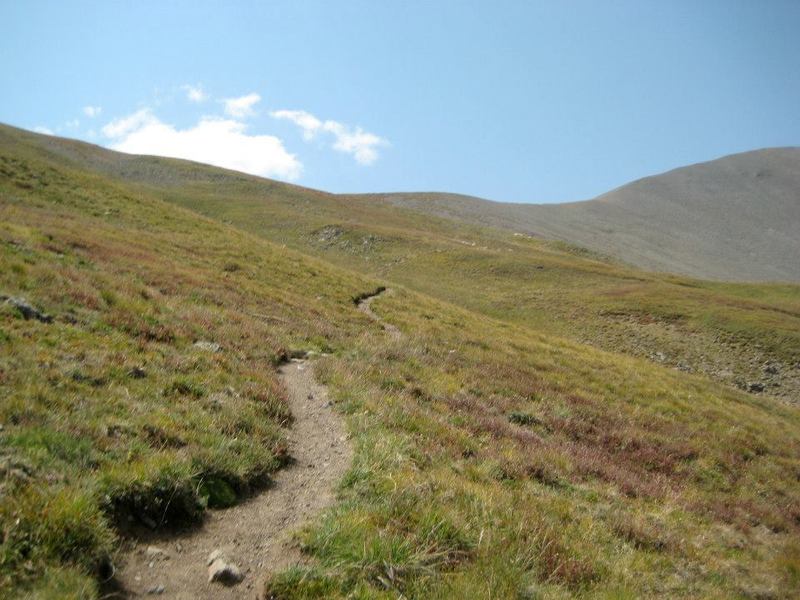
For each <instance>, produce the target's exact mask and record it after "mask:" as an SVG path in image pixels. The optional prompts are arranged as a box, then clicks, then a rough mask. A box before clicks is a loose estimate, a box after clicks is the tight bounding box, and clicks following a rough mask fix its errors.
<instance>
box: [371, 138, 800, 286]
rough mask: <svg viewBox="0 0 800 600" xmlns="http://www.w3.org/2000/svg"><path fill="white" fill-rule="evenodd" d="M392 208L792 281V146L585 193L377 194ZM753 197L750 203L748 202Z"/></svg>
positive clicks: (797, 270) (797, 160)
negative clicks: (525, 198)
mask: <svg viewBox="0 0 800 600" xmlns="http://www.w3.org/2000/svg"><path fill="white" fill-rule="evenodd" d="M373 197H375V198H380V199H381V200H382V201H384V202H388V203H390V204H392V205H395V206H401V207H404V208H411V209H413V210H417V211H421V212H426V213H429V214H435V215H438V216H443V217H446V218H450V219H457V220H460V221H462V222H466V223H473V224H477V223H480V224H485V225H490V226H494V227H499V228H502V229H509V230H513V231H515V232H518V233H524V234H529V235H534V236H537V237H543V238H548V239H558V240H562V241H566V242H569V243H573V244H577V245H580V246H584V247H586V248H588V249H590V250H593V251H595V252H598V253H600V254H604V255H608V256H611V257H613V258H615V259H617V260H620V261H622V262H625V263H628V264H631V265H635V266H638V267H642V268H645V269H648V270H655V271H666V272H675V273H680V274H684V275H690V276H694V277H701V278H706V279H717V280H731V281H780V280H787V281H798V280H800V260H798V257H800V236H797V235H793V232H794V231H796V230H797V229H798V228H800V148H796V147H781V148H763V149H759V150H753V151H749V152H742V153H738V154H732V155H728V156H724V157H722V158H718V159H714V160H711V161H705V162H701V163H697V164H694V165H687V166H684V167H679V168H677V169H672V170H670V171H666V172H664V173H661V174H658V175H653V176H649V177H644V178H641V179H637V180H635V181H633V182H631V183H628V184H625V185H623V186H620V187H618V188H615V189H613V190H611V191H609V192H606V193H604V194H601V195H600V196H597V197H596V198H594V199H591V200H582V201H577V202H568V203H561V204H522V203H502V202H494V201H491V200H485V199H482V198H476V197H472V196H462V195H454V194H443V193H400V194H376V195H373ZM756 199H757V200H760V202H758V203H754V200H756Z"/></svg>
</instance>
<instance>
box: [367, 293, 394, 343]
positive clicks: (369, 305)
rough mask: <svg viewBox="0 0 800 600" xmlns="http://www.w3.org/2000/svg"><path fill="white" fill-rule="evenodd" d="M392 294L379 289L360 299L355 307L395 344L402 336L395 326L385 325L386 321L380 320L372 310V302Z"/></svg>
mask: <svg viewBox="0 0 800 600" xmlns="http://www.w3.org/2000/svg"><path fill="white" fill-rule="evenodd" d="M393 293H394V292H393V291H392V290H391V289H390V288H379V289H378V291H376V292H375V293H373V294H370V295H369V296H365V297H363V298H361V299H360V300H359V301H358V302H357V306H358V310H360V311H361V312H363V313H364V314H366V315H367V316H368V317H369V318H370V319H372V320H373V321H375V322H376V323H379V324H380V326H381V327H383V330H384V331H385V332H386V334H387V335H388V336H389V338H390V339H391V340H392V341H395V342H396V341H398V340H400V339H401V338H402V337H403V334H402V333H401V332H400V330H399V329H398V328H397V327H396V326H394V325H392V324H391V323H387V322H386V321H384V320H383V319H381V318H380V317H379V316H378V315H376V314H375V312H374V311H373V310H372V301H373V300H375V299H376V298H379V297H380V296H390V295H392V294H393Z"/></svg>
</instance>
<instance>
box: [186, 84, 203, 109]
mask: <svg viewBox="0 0 800 600" xmlns="http://www.w3.org/2000/svg"><path fill="white" fill-rule="evenodd" d="M182 89H183V90H185V91H186V98H188V99H189V101H190V102H194V103H196V104H200V103H201V102H205V101H206V100H208V94H207V93H206V92H205V90H203V87H202V86H199V85H184V86H182Z"/></svg>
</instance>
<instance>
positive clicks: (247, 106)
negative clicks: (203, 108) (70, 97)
mask: <svg viewBox="0 0 800 600" xmlns="http://www.w3.org/2000/svg"><path fill="white" fill-rule="evenodd" d="M222 102H223V104H224V105H225V114H227V115H230V116H231V117H236V118H238V119H243V118H244V117H250V116H252V115H254V114H255V111H254V110H253V107H254V106H255V105H256V104H258V103H259V102H261V96H259V95H258V94H256V93H255V92H253V93H252V94H247V95H246V96H240V97H238V98H226V99H225V100H223V101H222Z"/></svg>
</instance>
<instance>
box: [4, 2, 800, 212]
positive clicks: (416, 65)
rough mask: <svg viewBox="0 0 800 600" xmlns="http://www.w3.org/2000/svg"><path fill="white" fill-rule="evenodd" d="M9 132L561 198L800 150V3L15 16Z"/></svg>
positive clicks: (29, 12) (420, 186)
mask: <svg viewBox="0 0 800 600" xmlns="http://www.w3.org/2000/svg"><path fill="white" fill-rule="evenodd" d="M0 22H1V23H3V28H2V29H3V35H2V36H0V91H2V93H1V94H0V121H3V122H6V123H10V124H13V125H17V126H20V127H25V128H29V129H33V128H36V127H38V128H41V130H42V131H44V130H47V131H51V132H54V133H56V134H58V135H64V136H68V137H76V138H81V139H85V140H88V141H92V142H94V143H98V144H102V145H105V146H109V147H115V148H118V149H122V150H127V151H139V152H149V153H154V154H158V153H163V154H177V155H188V156H189V157H190V158H198V159H200V160H204V161H209V162H218V163H220V164H225V165H227V166H233V167H235V168H240V169H242V170H248V171H250V172H255V173H260V174H263V175H266V176H271V177H277V178H280V179H284V180H290V181H294V182H296V183H298V184H301V185H306V186H310V187H316V188H321V189H325V190H329V191H335V192H344V191H353V192H373V191H408V190H425V191H427V190H437V191H450V192H460V193H466V194H473V195H477V196H483V197H487V198H492V199H497V200H506V201H520V202H552V201H566V200H579V199H585V198H590V197H593V196H595V195H597V194H600V193H602V192H605V191H607V190H609V189H611V188H614V187H616V186H618V185H622V184H624V183H626V182H629V181H631V180H634V179H637V178H639V177H643V176H646V175H650V174H654V173H658V172H661V171H664V170H667V169H670V168H674V167H677V166H681V165H684V164H688V163H692V162H698V161H702V160H709V159H712V158H716V157H719V156H722V155H724V154H730V153H733V152H740V151H745V150H750V149H755V148H760V147H767V146H796V145H800V33H798V32H800V2H796V1H787V2H778V1H764V2H756V1H744V2H736V1H734V0H727V1H720V2H714V1H711V0H704V1H703V2H696V1H687V2H678V1H673V2H665V1H661V0H659V1H652V2H648V1H645V0H637V1H632V2H611V1H608V2H571V1H563V2H556V1H554V2H547V3H538V2H532V1H530V2H523V1H520V2H508V1H506V2H504V1H500V2H488V1H486V2H467V1H463V2H454V1H449V2H448V1H440V2H411V1H403V2H400V1H388V0H387V1H378V2H374V1H373V2H334V1H333V0H329V1H327V2H312V1H295V2H233V1H231V2H202V1H198V0H192V1H191V2H180V1H170V2H164V1H159V2H145V1H140V2H68V1H55V0H54V1H51V2H41V1H35V0H26V1H24V2H23V1H14V2H12V1H9V0H6V1H4V2H2V3H0Z"/></svg>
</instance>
